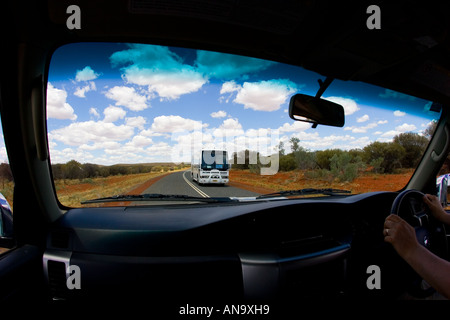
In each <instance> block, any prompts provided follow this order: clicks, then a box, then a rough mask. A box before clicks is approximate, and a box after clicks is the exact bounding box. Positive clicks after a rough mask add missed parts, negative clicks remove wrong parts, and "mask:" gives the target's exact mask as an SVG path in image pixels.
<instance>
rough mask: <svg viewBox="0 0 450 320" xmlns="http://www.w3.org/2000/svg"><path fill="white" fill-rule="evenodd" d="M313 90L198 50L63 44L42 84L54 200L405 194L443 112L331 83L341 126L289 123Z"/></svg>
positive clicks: (291, 73) (308, 82) (292, 77)
mask: <svg viewBox="0 0 450 320" xmlns="http://www.w3.org/2000/svg"><path fill="white" fill-rule="evenodd" d="M318 80H324V77H323V76H321V75H319V74H316V73H313V72H310V71H307V70H304V69H302V68H300V67H296V66H290V65H286V64H281V63H277V62H273V61H266V60H260V59H255V58H250V57H244V56H237V55H230V54H224V53H218V52H210V51H203V50H194V49H185V48H178V47H165V46H158V45H148V44H129V43H76V44H69V45H65V46H62V47H60V48H58V49H57V50H56V51H55V52H54V54H53V56H52V60H51V62H50V66H49V72H48V83H47V130H48V141H49V149H50V158H51V164H52V172H53V177H54V185H55V190H56V193H57V196H58V199H59V201H60V202H61V203H62V204H63V205H65V206H69V207H80V206H85V205H89V206H102V205H124V204H126V205H143V204H148V203H146V202H145V201H140V202H136V203H134V202H133V203H131V202H120V201H115V202H114V203H107V204H105V203H95V204H92V203H87V204H81V202H86V201H87V200H91V199H95V198H101V197H111V196H113V195H139V194H158V195H164V194H166V195H172V198H173V195H186V196H190V197H204V198H206V197H247V198H249V197H257V196H259V195H262V194H267V193H275V192H279V191H283V190H299V189H305V188H315V189H320V190H322V189H324V188H325V189H327V190H329V189H330V188H334V189H345V190H346V191H350V192H351V193H364V192H370V191H381V190H382V191H397V190H399V189H401V188H402V187H404V186H405V185H406V183H407V182H408V181H409V179H410V177H411V175H412V174H413V172H414V169H415V167H416V166H417V164H418V162H419V161H420V159H421V156H422V153H423V151H424V150H425V148H426V146H427V144H428V142H429V139H430V137H431V135H432V132H433V128H434V126H435V124H436V120H437V119H439V117H440V108H439V107H436V106H435V105H434V104H433V103H432V102H430V101H425V100H422V99H419V98H417V97H412V96H408V95H405V94H402V93H398V92H395V91H392V90H388V89H385V88H380V87H376V86H372V85H367V84H363V83H360V82H352V81H339V80H334V81H333V82H332V83H331V85H330V86H329V87H328V88H327V89H326V91H325V92H324V93H323V95H322V98H324V99H327V100H330V101H333V102H336V103H339V104H341V105H342V106H343V107H344V113H345V125H344V127H342V128H340V127H339V128H336V127H328V126H321V125H319V126H318V127H317V128H313V127H312V126H311V124H310V123H306V122H298V121H293V120H292V119H290V117H289V115H288V106H289V99H290V97H291V96H292V95H294V94H296V93H302V94H309V95H313V96H314V95H315V94H316V92H317V91H318V89H319V85H318ZM158 197H159V198H160V196H158ZM159 198H158V199H159ZM126 199H128V200H129V199H130V198H129V197H128V198H126ZM161 199H163V200H167V199H164V198H161ZM116 200H117V199H116ZM128 200H127V201H128ZM157 202H158V201H152V204H155V203H157Z"/></svg>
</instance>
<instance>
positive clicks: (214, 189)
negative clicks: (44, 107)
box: [142, 170, 259, 197]
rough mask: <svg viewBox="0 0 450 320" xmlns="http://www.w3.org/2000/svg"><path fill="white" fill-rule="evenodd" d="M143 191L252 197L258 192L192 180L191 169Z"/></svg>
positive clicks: (175, 174) (165, 178) (201, 195)
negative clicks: (204, 183)
mask: <svg viewBox="0 0 450 320" xmlns="http://www.w3.org/2000/svg"><path fill="white" fill-rule="evenodd" d="M142 193H162V194H183V195H188V196H193V197H252V196H257V195H259V194H258V193H255V192H251V191H247V190H244V189H239V188H235V187H232V186H230V185H227V184H226V185H213V184H211V185H199V184H198V183H196V182H195V181H193V180H192V177H191V171H190V170H187V171H179V172H174V173H172V174H170V175H168V176H166V177H164V178H162V179H160V180H158V181H157V182H155V183H154V184H152V185H151V186H150V187H149V188H147V189H146V190H144V192H142Z"/></svg>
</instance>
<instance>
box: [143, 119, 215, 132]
mask: <svg viewBox="0 0 450 320" xmlns="http://www.w3.org/2000/svg"><path fill="white" fill-rule="evenodd" d="M205 126H207V125H206V124H205V125H204V124H202V122H201V121H195V120H191V119H185V118H182V117H180V116H173V115H170V116H159V117H156V118H154V119H153V123H152V126H151V130H152V131H153V132H159V133H164V132H180V131H192V130H201V129H202V128H203V127H205Z"/></svg>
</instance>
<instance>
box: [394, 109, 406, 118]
mask: <svg viewBox="0 0 450 320" xmlns="http://www.w3.org/2000/svg"><path fill="white" fill-rule="evenodd" d="M405 115H406V113H405V112H403V111H400V110H395V111H394V116H396V117H403V116H405Z"/></svg>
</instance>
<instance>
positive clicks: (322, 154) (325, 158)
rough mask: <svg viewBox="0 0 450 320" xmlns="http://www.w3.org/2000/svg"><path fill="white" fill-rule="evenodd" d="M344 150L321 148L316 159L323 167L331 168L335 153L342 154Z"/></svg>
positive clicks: (320, 166)
mask: <svg viewBox="0 0 450 320" xmlns="http://www.w3.org/2000/svg"><path fill="white" fill-rule="evenodd" d="M343 152H344V151H343V150H341V149H327V150H320V151H317V152H316V154H315V161H316V164H317V165H318V166H319V168H321V169H326V170H331V165H330V164H331V158H332V157H333V156H334V155H340V154H342V153H343Z"/></svg>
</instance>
